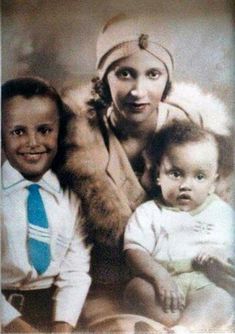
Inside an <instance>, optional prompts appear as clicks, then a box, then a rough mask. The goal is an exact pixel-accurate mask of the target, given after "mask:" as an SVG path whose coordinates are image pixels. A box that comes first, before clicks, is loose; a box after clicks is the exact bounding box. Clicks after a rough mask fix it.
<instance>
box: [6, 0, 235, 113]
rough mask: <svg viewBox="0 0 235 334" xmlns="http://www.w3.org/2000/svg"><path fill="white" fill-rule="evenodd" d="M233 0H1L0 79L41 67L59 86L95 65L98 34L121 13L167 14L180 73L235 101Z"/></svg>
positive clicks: (86, 75)
mask: <svg viewBox="0 0 235 334" xmlns="http://www.w3.org/2000/svg"><path fill="white" fill-rule="evenodd" d="M232 4H233V1H230V0H145V1H143V0H2V81H3V82H4V81H5V80H8V79H10V78H13V77H16V76H20V75H31V74H33V75H38V76H42V77H44V78H46V79H49V80H50V81H51V82H52V83H53V84H54V85H55V86H56V87H57V88H61V87H62V85H67V84H70V83H71V82H72V83H73V82H78V83H79V82H82V81H83V80H84V79H89V78H91V77H92V76H93V75H94V73H95V41H96V38H97V35H98V32H99V29H100V28H101V26H102V25H103V23H104V22H105V21H106V20H107V19H109V18H110V17H112V16H113V15H116V14H117V13H120V12H124V13H129V12H135V13H142V12H145V13H147V14H151V15H155V16H156V22H157V20H158V18H159V17H161V19H162V18H164V21H165V23H166V24H169V25H171V26H173V27H174V29H175V36H174V50H173V51H174V57H175V62H176V66H175V75H174V77H175V80H177V81H181V80H184V81H189V82H196V83H198V84H199V85H200V86H201V87H203V88H205V89H206V90H207V91H214V92H216V94H217V95H218V96H219V97H221V98H222V99H223V100H224V101H225V102H226V104H227V105H228V107H229V109H230V110H233V109H234V106H235V98H234V96H233V95H234V94H233V88H234V79H233V77H234V70H233V68H234V31H233V23H234V22H233V19H234V17H233V8H232Z"/></svg>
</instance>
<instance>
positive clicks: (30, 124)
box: [2, 95, 59, 182]
mask: <svg viewBox="0 0 235 334" xmlns="http://www.w3.org/2000/svg"><path fill="white" fill-rule="evenodd" d="M2 121H3V129H2V133H3V146H4V151H5V154H6V156H7V159H8V160H9V162H10V164H11V165H12V166H13V167H14V168H15V169H17V170H18V171H19V172H20V173H21V174H22V175H23V176H24V177H25V178H26V179H29V180H31V181H34V182H36V181H38V180H39V179H40V178H41V177H42V176H43V174H44V173H45V172H46V171H47V170H48V169H50V167H51V164H52V161H53V159H54V157H55V155H56V152H57V141H58V133H59V116H58V112H57V108H56V104H55V102H54V101H52V100H51V99H50V98H48V97H41V96H39V97H37V96H34V97H32V98H29V99H26V98H24V97H23V96H20V95H19V96H15V97H13V98H11V99H9V100H8V101H6V103H5V104H4V106H3V120H2Z"/></svg>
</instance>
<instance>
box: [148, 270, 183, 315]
mask: <svg viewBox="0 0 235 334" xmlns="http://www.w3.org/2000/svg"><path fill="white" fill-rule="evenodd" d="M153 285H154V288H155V291H156V293H157V295H158V296H159V298H160V301H161V305H162V308H163V310H164V312H173V313H174V312H177V311H182V310H183V309H184V307H185V298H184V296H183V294H182V292H181V291H180V290H179V288H178V285H177V283H176V282H175V281H174V280H173V279H172V277H171V276H170V275H168V277H166V275H164V276H163V277H159V275H158V278H157V279H156V280H154V282H153Z"/></svg>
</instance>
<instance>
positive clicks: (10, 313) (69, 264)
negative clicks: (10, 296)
mask: <svg viewBox="0 0 235 334" xmlns="http://www.w3.org/2000/svg"><path fill="white" fill-rule="evenodd" d="M30 184H32V182H31V181H28V180H26V179H24V177H23V176H22V175H21V174H20V173H19V172H18V171H17V170H15V169H14V168H13V167H12V166H11V165H10V164H9V162H8V161H6V162H5V163H4V164H3V167H2V203H3V222H2V289H22V290H31V289H43V288H49V287H50V286H52V284H55V285H56V286H57V288H58V289H57V291H56V294H55V296H54V299H55V308H54V312H53V314H54V320H55V321H65V322H67V323H69V324H71V325H72V326H75V325H76V323H77V320H78V317H79V315H80V312H81V309H82V306H83V304H84V301H85V298H86V295H87V292H88V289H89V286H90V282H91V279H90V276H89V274H88V271H89V264H90V255H89V249H88V248H86V247H85V245H84V241H83V236H82V235H81V232H80V231H79V225H78V223H79V220H80V216H79V212H80V211H79V208H80V201H79V200H78V198H77V197H76V196H75V194H74V193H72V192H70V191H68V190H66V191H63V190H62V188H61V186H60V184H59V181H58V179H57V177H56V175H55V174H53V173H52V171H50V170H49V171H47V172H46V173H45V174H44V175H43V177H42V179H41V180H40V181H39V182H37V184H39V185H40V189H39V191H40V194H41V196H42V199H43V203H44V206H45V210H46V214H47V218H48V224H49V230H50V247H51V263H50V265H49V267H48V269H47V270H46V271H45V272H44V273H43V274H42V275H40V276H39V275H38V273H37V271H36V270H35V269H34V268H33V267H32V265H31V264H30V263H29V260H28V253H27V230H28V223H27V212H26V201H27V197H28V194H29V192H28V190H27V189H26V187H27V186H29V185H30ZM2 298H3V303H2V324H3V326H6V325H7V324H8V323H10V322H11V321H12V320H14V319H15V318H16V317H19V316H20V313H19V312H18V311H17V310H16V309H15V308H13V307H12V306H11V305H10V304H9V303H8V302H7V301H6V299H5V297H4V296H2Z"/></svg>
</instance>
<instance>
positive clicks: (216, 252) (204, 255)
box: [194, 247, 226, 266]
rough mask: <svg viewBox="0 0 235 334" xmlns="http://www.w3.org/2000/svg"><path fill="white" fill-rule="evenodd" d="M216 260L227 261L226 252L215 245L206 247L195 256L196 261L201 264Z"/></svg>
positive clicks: (211, 262)
mask: <svg viewBox="0 0 235 334" xmlns="http://www.w3.org/2000/svg"><path fill="white" fill-rule="evenodd" d="M215 261H226V259H225V256H224V252H223V250H221V249H218V248H215V247H205V248H203V249H202V250H201V251H200V252H199V254H198V255H197V256H196V257H195V258H194V262H195V263H196V264H198V265H199V266H206V265H209V264H213V263H214V262H215Z"/></svg>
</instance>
